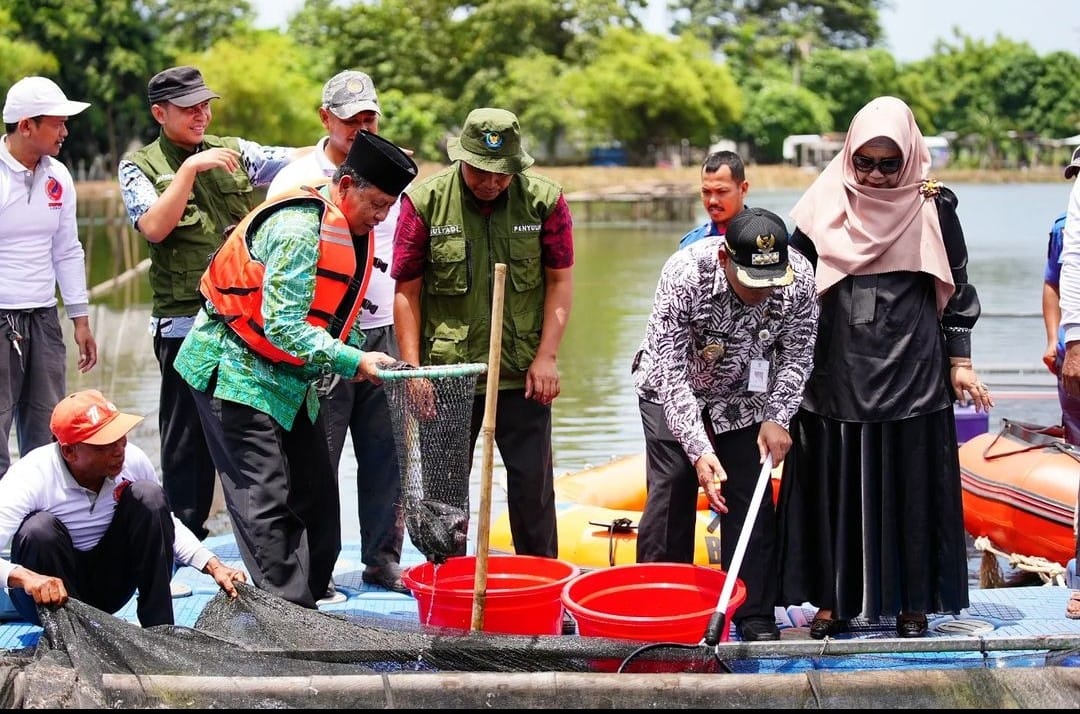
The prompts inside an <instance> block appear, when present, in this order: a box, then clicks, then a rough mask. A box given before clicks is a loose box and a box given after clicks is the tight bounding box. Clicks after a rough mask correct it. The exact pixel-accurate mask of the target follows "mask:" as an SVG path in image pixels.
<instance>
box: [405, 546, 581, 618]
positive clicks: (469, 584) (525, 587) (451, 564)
mask: <svg viewBox="0 0 1080 714" xmlns="http://www.w3.org/2000/svg"><path fill="white" fill-rule="evenodd" d="M580 572H581V570H580V568H578V567H577V566H576V565H574V564H573V563H567V562H566V561H563V560H557V559H555V558H540V557H537V556H532V555H489V556H488V560H487V597H486V598H485V599H484V627H483V629H484V632H501V633H506V634H515V635H558V634H562V626H563V622H562V621H563V604H562V600H561V599H560V596H561V593H562V590H563V587H564V586H565V585H566V584H567V583H569V582H570V581H571V580H572V579H573V578H575V577H576V576H577V575H578V574H579V573H580ZM401 579H402V580H403V581H404V583H405V585H406V586H408V588H409V590H411V591H412V594H413V597H415V598H416V602H417V606H418V610H419V613H420V623H421V624H422V625H432V626H436V627H450V628H454V629H458V630H469V629H470V628H471V627H472V609H473V593H474V590H475V585H476V556H473V555H466V556H460V557H457V558H449V559H447V561H446V562H445V563H443V564H442V565H439V566H437V567H436V566H435V565H434V564H433V563H430V562H427V563H422V564H420V565H414V566H412V567H411V568H407V569H406V570H405V572H403V573H402V575H401Z"/></svg>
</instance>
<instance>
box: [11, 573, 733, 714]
mask: <svg viewBox="0 0 1080 714" xmlns="http://www.w3.org/2000/svg"><path fill="white" fill-rule="evenodd" d="M237 590H238V591H239V593H240V595H239V597H238V598H236V599H230V598H228V597H227V596H226V595H224V594H223V593H219V594H218V595H216V596H215V597H214V598H212V599H211V600H210V602H209V603H208V604H207V606H206V608H205V609H204V610H203V613H202V614H201V615H200V617H199V619H198V620H197V622H196V623H195V626H194V627H192V628H188V627H180V626H158V627H150V628H142V627H139V626H138V625H136V624H134V623H131V622H128V621H126V620H122V619H120V618H117V617H115V616H113V615H109V614H108V613H105V612H102V611H100V610H97V609H95V608H93V607H90V606H89V605H86V604H85V603H82V602H80V601H78V600H71V601H69V602H68V603H67V604H66V605H65V606H64V607H62V608H58V609H56V610H46V609H44V608H43V609H42V610H41V611H40V612H41V617H42V623H43V626H44V628H45V633H44V635H43V636H42V638H41V640H40V641H39V643H38V646H37V648H36V650H35V651H34V653H33V656H32V657H31V658H29V660H28V661H27V662H26V663H25V664H24V665H23V666H22V667H21V668H20V684H19V687H18V688H19V692H18V695H19V696H18V699H19V701H17V702H15V703H16V704H17V705H18V708H26V709H30V708H34V709H36V708H50V709H52V708H61V707H63V708H68V707H80V708H82V707H94V708H145V707H169V708H187V707H199V708H205V707H252V708H255V707H259V708H281V707H325V706H340V705H346V704H352V705H356V706H375V705H377V706H385V705H386V696H387V691H386V690H385V688H384V686H383V684H382V682H383V679H382V677H381V676H380V675H388V674H410V675H411V676H415V677H423V676H425V675H431V674H436V673H448V672H470V673H482V672H504V673H514V672H519V673H527V672H615V671H616V670H618V669H619V667H620V666H623V667H624V669H623V671H627V672H631V671H635V668H638V669H637V670H636V671H677V672H701V671H715V670H714V669H713V668H714V666H715V664H716V663H715V660H714V659H713V658H712V657H711V656H710V655H709V652H708V650H707V649H706V648H700V647H699V648H687V647H678V646H673V647H670V648H665V649H662V650H658V651H654V652H650V653H649V654H648V655H647V656H642V657H641V658H640V659H638V660H635V661H634V662H633V663H632V666H629V667H627V666H626V662H625V660H626V658H627V657H629V656H631V655H632V654H633V653H634V652H635V650H637V649H639V648H640V647H641V643H635V642H630V641H622V640H609V639H604V638H583V637H576V636H559V635H548V636H524V635H522V636H519V635H501V634H486V633H479V632H460V631H456V630H445V629H439V628H431V627H421V626H420V625H419V623H412V622H409V621H405V620H402V621H395V620H393V619H391V618H375V617H371V616H363V617H358V616H345V615H341V614H332V613H327V612H322V611H318V610H309V609H306V608H302V607H300V606H298V605H295V604H293V603H290V602H288V601H285V600H282V599H280V598H278V597H275V596H273V595H270V594H268V593H266V592H264V591H262V590H259V589H257V588H255V587H253V586H251V585H248V584H245V583H239V584H238V586H237ZM658 657H659V659H658ZM658 668H659V670H658ZM410 681H418V680H410ZM429 681H432V683H433V685H434V681H435V680H434V679H429ZM8 698H9V699H12V695H11V694H10V693H9V695H8ZM10 703H11V702H9V704H10ZM413 703H415V704H417V705H418V706H423V705H424V704H425V702H424V701H414V702H413ZM426 704H427V705H429V706H440V705H441V704H442V701H441V699H440V696H439V694H438V692H437V691H432V693H431V699H430V701H427V702H426Z"/></svg>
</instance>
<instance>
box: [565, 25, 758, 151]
mask: <svg viewBox="0 0 1080 714" xmlns="http://www.w3.org/2000/svg"><path fill="white" fill-rule="evenodd" d="M565 88H566V92H567V95H568V98H569V100H570V103H571V104H572V105H573V107H574V108H575V110H576V111H575V112H574V113H575V114H576V116H578V117H580V120H581V122H582V124H583V127H584V128H585V129H587V130H588V131H589V132H591V134H590V137H589V138H590V139H591V140H592V141H594V142H599V141H612V140H619V141H621V142H623V143H624V144H625V145H626V148H627V152H628V154H629V155H630V157H631V159H632V160H633V161H634V162H639V163H640V162H648V161H650V160H652V159H653V158H654V157H655V154H656V152H657V151H658V150H660V149H662V148H663V147H666V146H668V145H671V144H677V143H679V142H680V141H681V140H682V139H687V140H689V141H690V143H691V144H693V145H695V146H708V145H709V144H710V143H712V141H714V140H715V138H716V137H717V136H718V135H719V134H721V133H724V132H726V131H727V130H728V129H729V128H730V127H732V126H733V125H734V124H735V122H737V121H738V120H739V118H740V116H741V115H742V102H741V95H740V92H739V90H738V88H737V87H736V86H735V82H734V80H733V79H732V77H731V75H730V74H729V73H728V70H727V68H726V67H724V66H723V65H720V64H717V63H716V62H715V61H714V60H713V59H712V56H711V54H710V52H709V48H708V47H707V46H706V45H705V44H704V43H703V42H701V41H699V40H696V39H694V38H692V37H689V36H686V37H682V38H678V39H668V38H664V37H659V36H657V35H652V34H648V33H645V32H640V31H632V30H626V29H621V28H615V29H612V30H609V31H608V32H607V33H606V34H605V35H604V37H603V38H602V39H601V40H600V43H599V45H598V51H597V55H596V57H594V58H593V59H592V61H591V62H590V63H589V64H588V65H587V66H583V67H577V68H574V69H572V70H570V71H569V72H567V75H566V83H565Z"/></svg>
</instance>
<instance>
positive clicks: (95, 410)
mask: <svg viewBox="0 0 1080 714" xmlns="http://www.w3.org/2000/svg"><path fill="white" fill-rule="evenodd" d="M141 421H142V417H141V416H135V415H134V414H125V413H124V412H121V411H120V410H119V409H117V408H116V405H115V404H113V403H112V402H111V401H109V400H108V399H106V398H105V396H104V395H103V394H102V393H101V392H99V391H98V390H96V389H88V390H85V391H81V392H75V393H74V394H71V395H69V396H67V397H66V398H64V399H61V400H60V402H59V403H57V405H56V407H55V409H53V411H52V417H51V419H50V422H49V427H50V429H51V431H52V433H53V435H54V436H55V438H56V443H52V444H46V445H44V446H40V447H38V448H37V449H34V450H33V451H31V452H30V453H29V454H26V455H25V456H23V457H22V458H20V459H19V460H18V461H17V462H15V464H13V465H12V467H11V469H10V470H9V471H8V473H7V475H6V476H5V477H4V478H3V479H0V542H3V543H7V542H8V541H9V540H10V542H11V559H10V561H9V560H3V559H0V582H2V583H3V584H4V585H6V586H8V587H9V588H11V600H12V602H13V604H14V605H15V607H16V609H17V610H18V611H19V614H20V615H22V617H23V619H25V620H26V621H27V622H31V623H34V624H39V618H38V614H37V608H38V606H39V605H44V606H56V607H59V606H61V605H63V604H64V603H65V602H67V600H68V598H76V599H78V600H81V601H82V602H85V603H87V604H88V605H92V606H94V607H96V608H98V609H99V610H104V611H105V612H109V613H115V612H116V611H117V610H119V609H120V608H121V607H123V606H124V604H125V603H126V602H127V601H128V600H130V599H131V596H132V595H134V594H135V591H136V590H138V592H139V602H138V606H137V615H138V618H139V622H140V623H141V624H142V625H143V627H150V626H152V625H171V624H173V609H172V594H171V592H170V588H169V581H170V580H171V579H172V575H173V567H174V562H175V563H179V564H181V565H190V566H191V567H193V568H196V569H197V570H200V571H202V572H204V573H207V574H209V575H210V576H211V577H213V578H214V580H215V582H217V584H218V585H220V586H221V587H222V588H223V589H224V590H225V591H226V592H227V593H228V594H229V595H230V596H232V597H236V586H235V585H234V583H236V582H243V581H244V580H245V579H246V576H245V575H244V572H243V571H241V570H236V569H235V568H230V567H228V566H227V565H225V564H224V563H222V562H221V561H220V560H218V558H217V557H216V556H215V555H214V554H213V553H212V552H210V551H209V550H208V549H206V548H205V547H203V546H202V545H201V544H200V543H199V539H198V538H196V537H195V535H194V534H193V533H192V532H191V531H189V530H188V529H187V528H186V527H185V526H184V525H183V524H182V523H181V522H180V521H178V520H177V519H176V517H175V516H173V515H172V514H171V513H170V512H169V503H168V499H167V498H166V497H165V492H164V491H163V490H162V488H161V483H160V482H159V481H158V476H157V470H156V469H155V468H154V465H153V464H152V463H150V459H149V458H147V456H146V454H145V453H144V452H143V450H142V449H140V448H139V447H138V446H135V445H134V444H132V443H130V442H129V441H128V438H127V435H128V432H130V431H131V430H132V429H133V428H135V426H136V425H137V424H138V423H139V422H141Z"/></svg>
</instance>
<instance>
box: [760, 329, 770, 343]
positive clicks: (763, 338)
mask: <svg viewBox="0 0 1080 714" xmlns="http://www.w3.org/2000/svg"><path fill="white" fill-rule="evenodd" d="M757 336H758V339H759V340H761V341H762V342H765V341H767V340H768V339H769V338H770V337H772V333H771V332H769V331H768V330H765V329H763V330H762V331H761V332H759V333H757Z"/></svg>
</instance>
